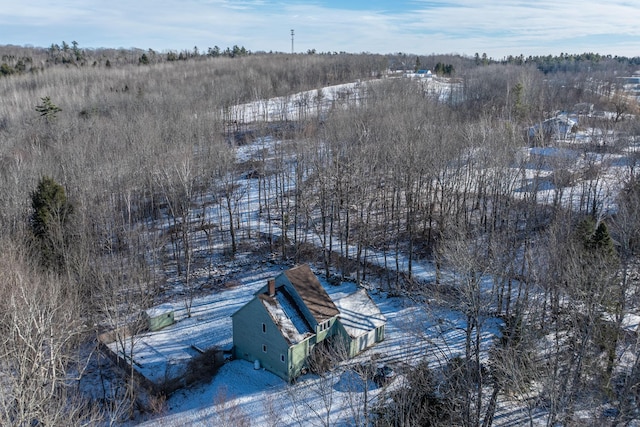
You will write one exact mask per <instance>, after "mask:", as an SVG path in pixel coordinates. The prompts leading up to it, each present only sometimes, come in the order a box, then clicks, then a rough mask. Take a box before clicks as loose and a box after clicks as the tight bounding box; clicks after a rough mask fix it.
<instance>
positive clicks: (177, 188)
mask: <svg viewBox="0 0 640 427" xmlns="http://www.w3.org/2000/svg"><path fill="white" fill-rule="evenodd" d="M638 64H639V61H638V58H620V57H613V58H612V57H610V56H603V55H598V54H582V55H569V54H563V55H560V56H559V57H557V56H556V57H554V56H548V57H527V58H525V57H524V56H520V57H509V58H505V59H503V60H494V59H492V58H487V57H486V55H478V54H476V55H475V57H464V56H459V55H430V56H416V55H409V54H401V53H398V54H393V55H375V54H348V53H335V52H334V53H316V52H308V53H307V54H297V55H289V54H282V53H266V52H250V51H248V50H247V49H245V48H244V47H238V46H234V47H233V48H226V49H221V48H218V47H217V46H216V47H214V48H208V49H207V50H205V51H202V52H201V51H199V50H198V48H197V47H194V49H193V50H191V51H184V52H163V53H160V52H155V51H152V50H147V51H144V50H135V49H130V50H124V49H119V50H116V49H101V50H91V49H82V48H80V47H79V46H78V44H77V43H76V42H73V43H72V45H71V46H69V45H68V44H67V43H65V42H63V43H62V45H57V44H53V45H52V46H51V47H50V48H46V49H45V48H25V47H16V46H2V47H0V165H1V166H0V176H1V179H0V200H1V206H2V209H1V210H0V227H1V229H2V230H3V232H2V235H1V236H0V240H1V244H2V247H3V249H2V251H0V258H1V259H2V262H1V263H0V266H1V268H2V279H0V319H1V321H0V329H1V330H2V339H1V340H0V355H1V357H0V370H1V372H2V378H3V379H2V381H1V382H0V383H1V384H2V388H3V392H2V393H1V397H0V423H1V424H3V425H36V424H38V425H86V424H87V423H89V424H92V423H100V422H104V420H105V419H110V415H109V413H110V411H115V409H114V408H115V407H116V406H118V405H120V406H118V408H120V407H121V406H122V405H124V403H123V402H127V401H131V400H133V397H132V396H131V394H132V393H133V392H127V393H124V394H123V395H122V396H118V399H119V400H118V403H117V404H116V403H114V401H104V400H102V401H96V400H95V399H91V398H89V397H87V396H84V395H83V394H82V393H81V391H80V390H79V389H78V388H77V387H75V384H76V382H77V381H78V379H79V378H80V377H81V376H82V372H83V367H84V366H86V363H87V358H88V357H89V355H88V353H90V351H87V348H91V343H93V342H94V341H95V337H96V335H97V334H99V333H101V332H104V331H105V330H106V329H109V328H117V327H119V326H122V325H123V324H124V323H126V322H130V321H131V320H132V318H133V317H135V315H136V314H135V313H138V312H139V311H140V310H141V309H144V308H147V307H149V306H152V305H154V304H157V303H158V302H161V301H162V298H163V296H166V295H167V294H168V293H169V292H170V289H168V288H169V286H170V284H171V283H174V282H173V281H171V280H169V276H177V277H179V278H181V280H182V282H183V285H184V286H183V288H184V289H187V291H189V290H191V289H195V284H194V283H192V281H195V279H193V277H192V274H191V272H192V270H193V269H194V268H195V266H196V265H198V263H202V262H205V261H203V260H202V259H201V258H200V257H199V256H198V250H197V249H198V248H197V247H196V241H206V242H208V245H209V249H208V250H209V251H210V252H216V256H217V257H219V259H221V260H223V261H221V262H224V260H233V259H234V257H236V256H237V255H238V254H239V253H242V252H252V253H254V254H255V255H256V256H264V257H272V256H275V257H277V258H278V259H281V260H283V262H284V261H286V262H310V263H315V264H317V265H319V266H321V268H322V269H323V270H324V271H325V273H326V275H327V276H331V275H334V274H336V273H335V272H337V274H339V275H341V276H343V277H353V278H355V280H356V281H358V282H360V281H365V280H371V282H372V283H375V284H377V286H379V287H380V288H383V289H385V290H386V291H389V292H390V294H392V295H405V296H409V297H411V298H412V299H414V300H415V301H418V302H419V301H425V300H426V299H425V298H426V297H428V298H430V299H431V298H434V297H435V298H438V299H441V300H442V301H443V303H447V304H455V305H456V307H459V308H460V309H461V310H463V312H464V313H465V315H466V318H467V328H466V330H465V331H464V332H465V337H466V346H465V354H464V355H463V356H462V357H460V358H458V359H456V360H452V361H450V362H449V363H448V365H447V369H445V370H444V371H443V372H442V373H441V374H442V375H441V376H442V377H443V378H440V376H438V377H436V375H435V374H433V373H432V372H431V371H430V370H429V368H428V367H427V366H422V365H421V366H417V367H415V373H414V374H413V375H411V376H410V378H411V381H409V382H408V384H406V387H404V388H399V389H396V390H395V391H394V392H392V393H390V395H389V399H388V400H387V404H386V405H383V406H382V407H379V408H377V411H376V416H375V420H374V421H371V422H372V423H375V424H377V425H389V426H391V425H394V426H400V425H403V426H410V425H464V426H480V425H482V426H489V425H491V424H492V423H493V417H494V414H495V410H496V402H497V401H498V400H499V399H501V398H502V397H504V396H509V397H510V398H513V399H517V400H518V401H519V402H520V403H521V404H522V405H524V406H526V407H528V408H529V410H530V412H531V413H534V412H539V411H542V412H544V413H545V419H546V420H547V421H546V424H547V425H574V424H575V425H577V424H581V422H583V421H581V422H578V421H576V420H577V419H578V418H577V415H576V414H577V413H578V412H580V411H581V410H583V409H584V408H588V407H593V406H599V405H606V407H607V408H609V409H610V412H609V413H610V416H609V418H608V419H607V422H608V423H609V424H611V425H628V423H630V422H631V421H632V420H636V419H638V417H640V413H639V412H638V404H639V402H638V399H639V398H640V395H639V389H638V385H639V384H640V349H639V348H638V341H637V339H638V336H637V331H633V330H629V329H628V328H625V324H626V323H625V322H626V320H627V319H628V316H629V315H631V314H640V313H638V309H639V302H640V301H639V300H638V298H639V297H640V294H639V293H638V291H639V290H640V289H639V287H638V286H639V285H640V276H639V275H638V268H637V267H638V254H639V251H640V235H639V233H640V182H638V180H637V175H636V168H637V167H638V160H640V156H638V154H637V143H638V136H640V122H639V121H638V120H637V114H638V105H637V100H635V99H633V98H630V97H628V96H627V95H625V94H624V93H623V92H622V85H621V83H620V79H619V77H621V76H631V75H632V74H633V73H634V72H635V71H636V68H637V67H638ZM417 69H432V70H436V69H438V70H443V72H442V73H437V74H440V76H436V77H435V78H436V79H439V80H440V81H441V83H443V85H447V86H446V87H447V88H448V89H447V90H446V91H445V90H441V91H440V92H438V93H435V94H434V92H429V91H426V90H423V89H424V87H423V86H422V85H421V84H420V83H416V82H415V81H413V80H411V79H407V78H402V77H400V76H401V75H402V74H401V73H398V72H397V71H400V70H402V71H407V70H409V71H414V70H417ZM444 70H446V72H445V71H444ZM443 75H444V76H443ZM353 82H358V84H357V85H355V86H353V89H350V91H347V92H345V99H344V100H343V101H344V102H335V103H334V104H333V105H332V106H331V107H330V108H328V109H327V110H326V111H325V112H323V113H322V114H311V105H312V104H313V102H318V103H319V102H320V101H321V100H320V98H321V95H322V89H323V88H325V87H327V86H331V85H337V84H342V83H353ZM443 87H444V86H443ZM312 90H315V91H317V94H318V95H317V98H316V99H315V100H309V102H308V103H304V104H303V103H300V104H299V105H298V108H299V109H301V110H304V109H307V108H308V109H309V114H302V115H300V116H298V118H297V119H296V120H284V121H276V122H274V121H272V122H253V123H247V122H243V121H241V120H238V119H237V118H235V117H234V116H233V113H232V112H233V111H234V107H235V106H237V105H240V104H246V103H250V102H259V101H262V100H266V99H270V98H275V97H282V98H283V99H287V98H288V97H291V96H293V95H294V94H296V93H298V92H302V91H312ZM350 99H353V100H357V101H353V102H350ZM578 104H588V105H592V106H593V109H594V111H602V112H607V113H608V114H603V115H596V114H589V115H585V116H584V117H582V118H581V121H580V124H579V126H580V128H582V130H586V129H588V132H590V135H591V139H587V140H586V142H585V143H583V144H582V145H580V147H579V148H577V150H578V151H579V152H580V155H581V156H582V157H583V158H585V159H587V160H586V161H585V162H584V163H582V164H583V166H581V167H580V168H575V167H574V165H573V164H572V163H571V160H570V159H569V160H568V159H567V158H563V157H560V158H558V157H555V158H552V159H551V160H548V161H545V162H544V164H542V162H541V163H540V164H539V165H538V167H537V170H538V174H537V175H535V174H534V175H533V176H525V169H527V168H528V166H527V164H528V163H530V162H531V159H530V158H525V156H523V149H526V148H530V147H534V146H535V147H551V148H556V149H566V148H567V141H566V140H557V139H555V138H549V136H548V135H534V137H532V136H531V135H530V132H529V129H531V128H532V127H533V126H535V125H536V124H539V123H542V122H544V121H545V120H546V119H548V118H549V117H553V116H554V115H556V114H557V112H559V111H571V110H572V109H574V108H575V106H576V105H578ZM576 131H577V129H574V130H573V133H575V132H576ZM268 138H271V139H277V140H278V141H280V143H279V144H278V145H276V146H275V148H274V151H275V152H274V153H273V155H269V156H267V155H266V150H265V152H264V154H265V155H264V156H263V157H262V158H261V157H259V156H256V157H253V158H251V159H249V160H246V161H243V162H238V161H236V156H235V150H236V149H237V147H239V146H241V145H243V144H246V143H247V141H248V140H253V141H255V140H260V139H268ZM594 154H596V155H598V156H600V157H596V156H595V155H594ZM604 155H619V156H621V157H623V158H624V162H625V163H624V167H623V168H622V169H623V171H624V174H623V175H621V176H619V177H617V178H616V182H617V191H615V192H613V190H611V194H609V193H607V194H604V190H603V187H602V184H603V182H604V181H605V180H606V179H608V173H609V169H608V166H610V165H609V164H606V163H605V162H598V161H596V160H589V159H596V158H602V157H603V156H604ZM247 174H251V176H252V177H253V179H255V180H257V183H258V186H259V200H260V213H261V215H262V216H263V217H264V219H265V221H266V222H268V223H273V224H277V225H278V227H280V228H281V229H282V230H283V235H280V236H276V235H275V234H269V233H261V232H257V230H255V229H252V226H251V223H250V222H249V223H247V220H246V218H245V217H244V216H243V215H244V214H243V212H244V211H243V204H244V203H248V202H245V200H244V199H245V196H246V194H243V193H242V192H241V191H239V189H240V188H241V187H240V185H239V180H240V179H241V177H245V176H246V175H247ZM549 185H550V186H552V187H553V189H554V192H553V197H551V198H548V199H545V200H540V198H539V190H540V188H542V187H544V186H549ZM576 188H578V189H579V194H577V193H576V191H577V190H576ZM612 194H614V196H612ZM605 196H607V197H613V200H614V203H613V204H608V203H605ZM567 198H569V199H571V200H573V201H575V200H577V202H575V203H566V200H567ZM210 204H218V205H220V206H221V210H222V211H224V212H226V217H225V218H222V217H221V218H219V219H218V220H217V221H216V222H215V223H214V222H213V221H210V220H209V219H207V218H206V216H205V215H204V212H205V209H206V207H207V206H208V205H210ZM309 232H314V233H316V234H317V235H318V236H320V238H321V240H322V247H315V246H312V245H310V244H309V242H308V239H307V237H306V236H307V235H308V233H309ZM347 243H348V244H350V245H355V246H356V247H357V252H356V255H355V256H352V255H349V253H348V251H347V249H346V248H345V247H343V246H346V244H347ZM220 248H222V249H220ZM369 250H371V251H373V250H379V251H383V252H384V253H385V254H393V253H395V254H404V255H406V256H407V257H408V259H409V263H408V266H407V268H406V269H405V270H402V269H401V268H399V266H394V265H391V264H392V263H394V262H396V261H397V259H398V257H395V258H394V257H392V256H390V257H389V259H388V260H387V259H385V267H386V264H387V262H388V263H389V264H390V265H388V268H381V267H380V266H373V265H371V264H370V263H368V262H367V251H369ZM417 260H421V261H427V262H430V263H433V264H434V265H435V266H436V268H437V271H438V278H437V279H436V281H435V282H434V283H422V282H420V281H419V280H416V279H415V278H414V277H413V276H412V263H413V262H417ZM451 271H455V274H454V275H450V274H446V272H451ZM486 277H490V278H491V280H490V283H491V289H490V290H489V292H485V289H484V287H483V286H482V284H483V283H485V279H486ZM374 278H375V279H374ZM489 315H491V316H499V317H500V318H502V319H503V320H504V330H503V333H502V338H501V340H500V341H499V342H498V343H496V344H495V346H493V348H492V350H491V357H490V360H491V362H490V363H488V364H486V363H484V362H483V358H482V357H481V354H480V337H481V335H482V333H483V331H484V328H485V327H486V326H485V324H484V319H486V318H487V316H489ZM425 345H427V344H426V343H425ZM436 389H437V390H440V391H439V392H436ZM443 390H446V392H443ZM114 400H115V399H114ZM601 423H602V420H600V421H594V425H601Z"/></svg>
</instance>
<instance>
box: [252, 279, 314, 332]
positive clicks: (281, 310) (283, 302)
mask: <svg viewBox="0 0 640 427" xmlns="http://www.w3.org/2000/svg"><path fill="white" fill-rule="evenodd" d="M258 298H259V299H260V301H261V302H262V304H263V305H264V307H265V308H266V309H267V311H268V312H269V315H270V316H271V318H272V319H273V322H274V323H275V324H276V326H277V327H278V329H279V330H280V332H281V333H282V336H283V337H284V338H285V339H286V340H287V342H288V343H289V344H297V343H299V342H300V341H302V340H304V339H305V338H307V337H308V336H310V335H312V334H313V330H312V329H311V326H309V324H308V323H307V321H306V320H305V319H304V316H303V315H302V313H301V312H300V310H299V309H298V307H297V306H296V305H295V303H294V302H293V301H292V300H291V297H290V296H289V295H288V294H287V293H286V292H285V291H284V289H282V288H279V289H278V290H277V291H276V295H275V296H273V297H271V296H269V295H267V294H260V295H258Z"/></svg>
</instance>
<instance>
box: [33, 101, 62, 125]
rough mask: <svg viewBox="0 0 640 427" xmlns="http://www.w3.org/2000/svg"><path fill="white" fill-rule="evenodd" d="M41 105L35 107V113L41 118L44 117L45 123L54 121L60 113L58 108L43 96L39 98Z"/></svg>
mask: <svg viewBox="0 0 640 427" xmlns="http://www.w3.org/2000/svg"><path fill="white" fill-rule="evenodd" d="M41 100H42V104H40V105H37V106H36V111H37V112H38V113H40V116H41V117H44V118H45V119H46V120H47V122H51V121H53V120H55V118H56V115H57V114H58V113H59V112H60V111H62V109H61V108H60V107H58V106H57V105H55V104H54V103H53V102H51V98H50V97H48V96H45V97H44V98H41Z"/></svg>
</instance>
